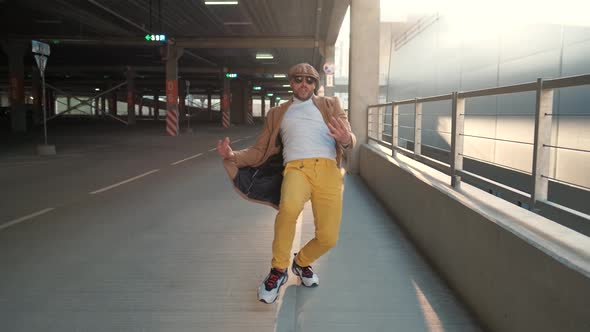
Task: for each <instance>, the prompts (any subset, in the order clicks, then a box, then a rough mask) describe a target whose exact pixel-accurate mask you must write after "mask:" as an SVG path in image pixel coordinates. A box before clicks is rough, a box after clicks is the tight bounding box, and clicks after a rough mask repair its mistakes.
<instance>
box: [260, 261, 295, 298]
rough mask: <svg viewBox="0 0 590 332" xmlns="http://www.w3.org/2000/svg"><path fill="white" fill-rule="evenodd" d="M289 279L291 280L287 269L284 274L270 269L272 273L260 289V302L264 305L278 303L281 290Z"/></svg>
mask: <svg viewBox="0 0 590 332" xmlns="http://www.w3.org/2000/svg"><path fill="white" fill-rule="evenodd" d="M287 279H289V273H288V271H287V269H285V270H284V271H283V272H281V271H279V270H277V269H275V268H272V269H270V273H269V274H268V276H266V279H264V281H263V282H262V284H260V287H258V300H259V301H260V302H264V303H273V302H274V301H276V300H277V297H279V290H280V289H281V286H283V285H284V284H285V283H286V282H287Z"/></svg>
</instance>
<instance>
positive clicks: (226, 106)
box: [221, 74, 230, 128]
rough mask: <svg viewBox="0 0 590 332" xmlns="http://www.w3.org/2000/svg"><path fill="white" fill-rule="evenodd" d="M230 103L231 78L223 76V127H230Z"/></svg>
mask: <svg viewBox="0 0 590 332" xmlns="http://www.w3.org/2000/svg"><path fill="white" fill-rule="evenodd" d="M229 103H230V91H229V78H227V77H225V74H224V77H223V92H222V94H221V125H222V126H223V128H229V124H230V117H229V112H230V110H229Z"/></svg>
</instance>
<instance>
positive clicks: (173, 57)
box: [165, 40, 183, 136]
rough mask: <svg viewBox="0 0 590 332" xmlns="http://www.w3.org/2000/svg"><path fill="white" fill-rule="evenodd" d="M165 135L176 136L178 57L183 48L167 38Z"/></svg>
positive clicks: (177, 133)
mask: <svg viewBox="0 0 590 332" xmlns="http://www.w3.org/2000/svg"><path fill="white" fill-rule="evenodd" d="M166 46H167V47H166V58H165V60H166V135H168V136H178V135H179V134H180V128H179V127H180V126H179V121H178V58H179V57H180V56H182V53H183V49H182V48H177V47H176V45H175V44H174V43H173V42H171V40H168V43H167V45H166Z"/></svg>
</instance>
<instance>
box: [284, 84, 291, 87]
mask: <svg viewBox="0 0 590 332" xmlns="http://www.w3.org/2000/svg"><path fill="white" fill-rule="evenodd" d="M290 87H291V86H290V85H289V84H283V88H290Z"/></svg>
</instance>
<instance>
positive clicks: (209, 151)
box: [209, 148, 217, 152]
mask: <svg viewBox="0 0 590 332" xmlns="http://www.w3.org/2000/svg"><path fill="white" fill-rule="evenodd" d="M215 150H217V148H213V149H211V150H209V152H212V151H215Z"/></svg>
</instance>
